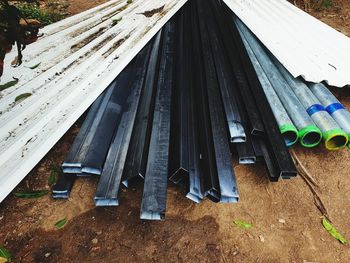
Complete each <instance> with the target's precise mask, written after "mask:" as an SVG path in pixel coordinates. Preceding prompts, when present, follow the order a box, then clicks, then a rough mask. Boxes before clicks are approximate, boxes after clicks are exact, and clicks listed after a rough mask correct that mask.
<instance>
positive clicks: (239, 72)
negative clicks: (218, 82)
mask: <svg viewBox="0 0 350 263" xmlns="http://www.w3.org/2000/svg"><path fill="white" fill-rule="evenodd" d="M215 1H216V0H209V1H206V2H208V3H209V4H210V7H209V8H210V11H211V16H212V17H213V18H215V20H216V23H217V25H216V30H217V32H220V37H221V39H222V41H223V44H224V48H225V54H226V56H227V58H228V59H229V61H230V63H231V66H232V70H233V72H232V73H233V75H234V76H235V79H236V82H237V87H236V88H238V90H237V92H239V93H240V95H241V98H242V100H243V102H244V105H245V111H246V114H247V115H248V117H249V129H248V127H247V130H248V131H249V132H250V133H251V134H253V135H256V136H263V134H264V132H265V130H264V125H263V123H262V120H261V116H260V113H259V110H258V108H257V105H256V103H255V101H254V97H253V95H252V92H251V90H250V88H249V76H247V74H246V72H245V70H244V68H243V67H242V64H241V61H240V60H239V54H238V52H239V50H238V49H237V48H236V46H235V42H234V39H233V37H232V36H233V35H232V33H231V32H230V30H229V28H230V24H228V21H226V20H225V19H223V17H222V15H223V12H222V10H221V9H222V8H221V7H220V6H219V5H218V3H217V2H215ZM213 26H214V25H213Z"/></svg>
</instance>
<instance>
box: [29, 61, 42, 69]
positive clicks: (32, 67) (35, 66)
mask: <svg viewBox="0 0 350 263" xmlns="http://www.w3.org/2000/svg"><path fill="white" fill-rule="evenodd" d="M40 64H41V62H39V63H38V64H36V65H34V66H31V67H29V68H30V69H36V68H37V67H39V66H40Z"/></svg>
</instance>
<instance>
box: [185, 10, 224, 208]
mask: <svg viewBox="0 0 350 263" xmlns="http://www.w3.org/2000/svg"><path fill="white" fill-rule="evenodd" d="M197 7H198V6H197V5H194V8H191V29H192V32H191V33H192V40H193V43H192V52H193V69H194V70H195V72H196V74H195V75H194V79H193V81H194V83H193V88H194V89H195V97H196V100H195V103H196V112H197V118H198V130H199V131H200V132H199V152H200V172H201V175H202V179H203V193H204V195H205V196H208V198H210V199H211V200H213V201H215V202H219V201H220V185H219V179H218V177H217V174H216V172H215V169H216V167H215V157H214V156H213V145H212V144H213V142H212V134H211V130H210V129H211V127H210V120H209V106H208V100H207V94H206V90H205V86H206V82H205V71H204V68H203V63H204V61H203V55H202V45H201V39H200V32H199V31H200V28H199V22H198V21H199V19H200V18H199V17H198V13H197V12H198V10H197Z"/></svg>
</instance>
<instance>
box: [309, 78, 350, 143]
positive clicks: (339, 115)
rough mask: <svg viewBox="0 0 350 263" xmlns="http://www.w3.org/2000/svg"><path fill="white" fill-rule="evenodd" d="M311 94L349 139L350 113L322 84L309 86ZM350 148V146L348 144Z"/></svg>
mask: <svg viewBox="0 0 350 263" xmlns="http://www.w3.org/2000/svg"><path fill="white" fill-rule="evenodd" d="M309 88H310V90H311V91H312V93H313V94H314V95H315V96H316V97H317V98H318V99H319V100H320V102H321V104H322V105H323V106H324V107H325V109H326V111H327V112H328V113H329V114H330V115H331V116H332V117H333V119H334V120H335V121H336V122H337V123H338V125H339V126H340V127H341V128H342V129H343V131H345V132H346V133H347V135H348V137H349V138H350V113H349V111H348V110H347V109H346V108H345V107H344V106H343V105H342V104H341V103H340V101H339V100H338V99H337V98H336V97H335V96H334V95H333V94H332V92H330V90H329V89H328V88H327V87H326V86H325V85H324V84H322V83H317V84H311V83H310V84H309ZM348 146H349V148H350V144H348Z"/></svg>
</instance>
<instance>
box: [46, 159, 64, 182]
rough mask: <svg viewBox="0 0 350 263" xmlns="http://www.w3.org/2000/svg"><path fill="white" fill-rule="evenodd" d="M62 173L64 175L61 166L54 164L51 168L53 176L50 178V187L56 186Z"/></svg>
mask: <svg viewBox="0 0 350 263" xmlns="http://www.w3.org/2000/svg"><path fill="white" fill-rule="evenodd" d="M60 173H62V168H61V166H59V165H57V164H54V165H52V166H51V174H50V176H49V178H48V184H49V186H50V187H51V186H53V185H55V184H56V182H57V179H58V176H59V174H60Z"/></svg>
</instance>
